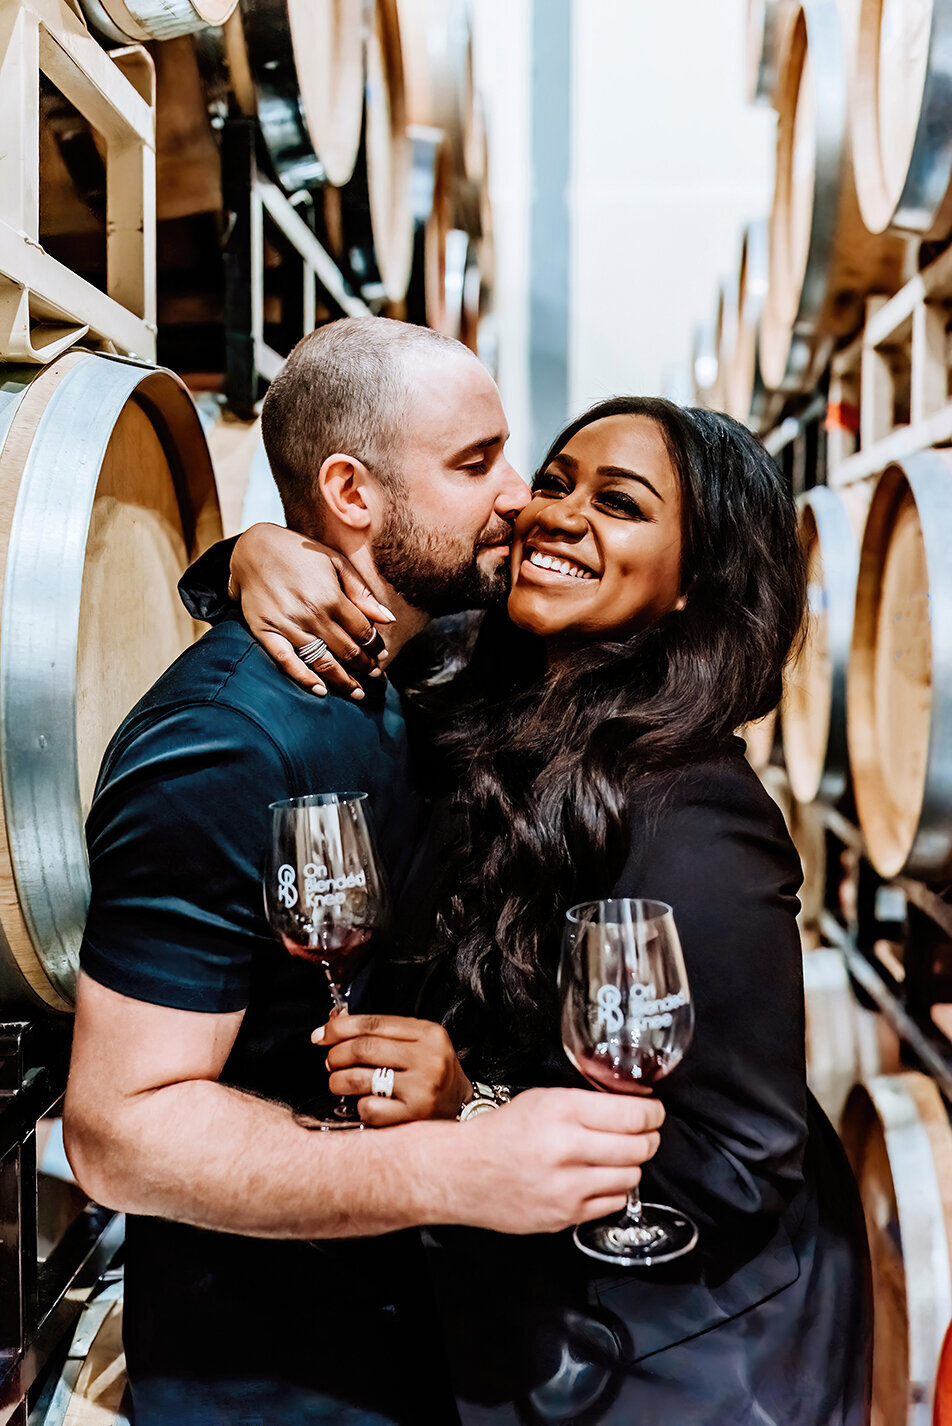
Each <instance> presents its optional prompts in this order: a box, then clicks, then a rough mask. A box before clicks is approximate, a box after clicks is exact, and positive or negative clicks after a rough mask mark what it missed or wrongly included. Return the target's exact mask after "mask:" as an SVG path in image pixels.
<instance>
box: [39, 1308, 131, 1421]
mask: <svg viewBox="0 0 952 1426" xmlns="http://www.w3.org/2000/svg"><path fill="white" fill-rule="evenodd" d="M129 1407H130V1403H129V1393H128V1381H127V1376H126V1359H125V1354H124V1352H123V1349H122V1282H121V1281H118V1282H111V1281H107V1282H106V1283H105V1284H104V1285H103V1286H101V1287H98V1288H97V1289H94V1291H93V1294H92V1295H91V1297H90V1299H89V1301H88V1302H87V1304H86V1306H85V1307H84V1308H83V1310H82V1312H81V1313H80V1317H79V1321H78V1323H77V1324H76V1329H75V1331H74V1332H73V1337H72V1341H71V1342H70V1345H69V1349H68V1352H67V1355H66V1360H65V1362H64V1363H63V1367H62V1370H61V1371H60V1374H59V1377H58V1378H57V1380H56V1382H55V1384H54V1385H53V1386H52V1390H51V1391H49V1398H48V1403H47V1405H46V1407H45V1409H42V1408H41V1411H42V1414H41V1415H39V1416H38V1418H37V1423H36V1426H128V1423H129ZM34 1414H36V1413H34Z"/></svg>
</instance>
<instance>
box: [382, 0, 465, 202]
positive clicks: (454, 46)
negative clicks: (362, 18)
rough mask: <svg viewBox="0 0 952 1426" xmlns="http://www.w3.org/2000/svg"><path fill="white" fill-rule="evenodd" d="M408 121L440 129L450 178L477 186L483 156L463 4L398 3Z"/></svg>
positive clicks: (433, 0)
mask: <svg viewBox="0 0 952 1426" xmlns="http://www.w3.org/2000/svg"><path fill="white" fill-rule="evenodd" d="M399 11H400V30H401V34H402V36H403V54H404V64H405V70H406V94H407V119H408V121H409V122H410V123H411V124H426V125H430V126H432V127H433V128H437V129H442V130H443V133H444V134H445V135H446V140H447V143H448V145H449V149H450V154H451V157H452V162H453V173H454V177H455V178H459V179H462V178H466V179H469V180H470V182H474V183H479V182H481V181H482V179H483V177H484V173H483V160H484V153H483V150H482V149H481V146H480V136H479V131H478V125H477V122H476V115H475V109H474V89H473V35H472V28H471V25H470V18H469V8H468V6H467V4H466V0H399Z"/></svg>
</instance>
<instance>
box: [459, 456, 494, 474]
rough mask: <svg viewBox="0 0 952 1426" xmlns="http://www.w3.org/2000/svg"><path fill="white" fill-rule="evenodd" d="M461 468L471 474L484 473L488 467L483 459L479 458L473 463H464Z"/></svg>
mask: <svg viewBox="0 0 952 1426" xmlns="http://www.w3.org/2000/svg"><path fill="white" fill-rule="evenodd" d="M463 469H464V470H468V471H470V472H471V473H472V474H473V475H485V474H486V471H487V470H488V469H489V467H488V465H487V464H486V462H485V461H484V460H481V461H477V462H476V464H475V465H464V466H463Z"/></svg>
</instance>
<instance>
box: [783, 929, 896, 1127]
mask: <svg viewBox="0 0 952 1426" xmlns="http://www.w3.org/2000/svg"><path fill="white" fill-rule="evenodd" d="M803 994H804V1002H805V1008H806V1048H807V1083H808V1084H809V1086H810V1088H811V1089H812V1091H813V1093H814V1094H815V1095H816V1097H817V1099H818V1100H819V1101H820V1104H821V1105H822V1107H823V1109H824V1111H825V1112H826V1115H827V1117H828V1118H829V1119H830V1120H831V1122H832V1123H833V1124H839V1122H840V1119H841V1118H842V1114H843V1109H844V1106H845V1104H846V1101H847V1099H848V1098H849V1095H850V1091H851V1090H852V1088H853V1086H854V1085H855V1084H861V1083H863V1082H864V1081H866V1080H871V1079H875V1078H876V1077H877V1075H881V1074H892V1073H894V1072H897V1071H898V1070H899V1067H900V1065H899V1040H898V1037H897V1035H896V1033H895V1031H894V1030H892V1028H891V1027H890V1026H889V1025H888V1023H887V1022H886V1020H885V1019H884V1017H883V1016H882V1015H881V1014H878V1013H877V1012H876V1011H873V1010H867V1009H866V1008H865V1006H863V1005H860V1003H859V1001H858V1000H857V999H856V996H855V995H854V993H853V988H852V985H851V982H850V978H849V975H848V973H847V970H846V965H845V963H844V961H843V956H842V953H841V952H840V951H838V950H836V949H834V948H832V947H826V946H822V947H819V948H817V949H816V950H808V951H805V952H804V956H803Z"/></svg>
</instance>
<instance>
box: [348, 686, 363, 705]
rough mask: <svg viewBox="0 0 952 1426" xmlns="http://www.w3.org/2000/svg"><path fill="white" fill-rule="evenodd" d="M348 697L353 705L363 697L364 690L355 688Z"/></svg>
mask: <svg viewBox="0 0 952 1426" xmlns="http://www.w3.org/2000/svg"><path fill="white" fill-rule="evenodd" d="M350 696H351V698H352V699H353V700H354V702H355V703H359V702H360V700H361V699H362V698H363V696H364V690H363V689H362V688H355V689H354V691H353V693H352V694H351V695H350Z"/></svg>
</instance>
